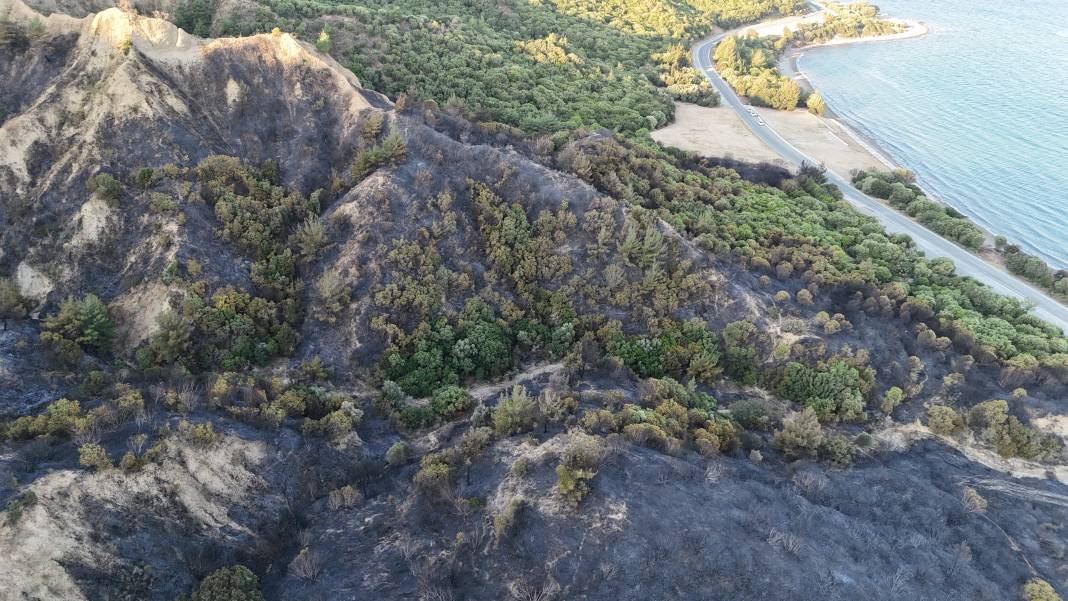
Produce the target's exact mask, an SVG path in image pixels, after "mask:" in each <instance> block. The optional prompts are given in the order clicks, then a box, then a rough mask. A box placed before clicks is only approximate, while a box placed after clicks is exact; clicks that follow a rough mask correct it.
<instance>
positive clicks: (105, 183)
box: [86, 173, 122, 206]
mask: <svg viewBox="0 0 1068 601" xmlns="http://www.w3.org/2000/svg"><path fill="white" fill-rule="evenodd" d="M86 188H87V189H88V190H89V193H90V194H96V195H97V196H98V197H99V198H100V200H103V201H104V202H106V203H107V204H109V205H112V206H114V205H115V204H117V203H118V202H119V198H121V197H122V184H120V183H119V180H117V179H115V176H113V175H111V174H110V173H98V174H96V175H94V176H93V177H91V178H89V181H88V182H86Z"/></svg>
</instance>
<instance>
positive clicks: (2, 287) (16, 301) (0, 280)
mask: <svg viewBox="0 0 1068 601" xmlns="http://www.w3.org/2000/svg"><path fill="white" fill-rule="evenodd" d="M26 305H27V301H26V299H24V298H22V294H21V293H20V292H19V288H18V286H16V285H15V283H14V282H12V281H11V278H5V277H0V322H3V325H4V329H5V330H6V329H7V322H8V320H9V319H22V318H24V317H26Z"/></svg>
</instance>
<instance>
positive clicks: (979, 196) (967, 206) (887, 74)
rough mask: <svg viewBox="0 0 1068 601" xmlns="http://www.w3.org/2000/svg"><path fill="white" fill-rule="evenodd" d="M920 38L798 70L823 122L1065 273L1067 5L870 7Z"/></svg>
mask: <svg viewBox="0 0 1068 601" xmlns="http://www.w3.org/2000/svg"><path fill="white" fill-rule="evenodd" d="M877 3H878V5H879V7H880V8H881V9H882V10H883V13H884V14H886V15H888V16H891V17H898V18H906V19H916V20H920V21H923V22H924V23H926V24H927V25H928V26H929V27H930V28H932V31H931V33H929V34H928V35H926V36H924V37H920V38H913V39H906V40H897V41H886V42H872V43H864V44H853V45H846V46H829V47H822V48H813V49H810V50H807V51H805V53H804V54H803V55H801V57H800V59H799V61H798V68H799V69H800V70H801V71H803V72H804V73H805V74H806V75H807V76H808V78H809V80H810V81H811V82H812V84H813V85H814V86H815V87H816V89H818V90H819V91H820V92H821V93H822V94H823V96H824V97H825V98H826V99H827V103H828V105H829V106H830V107H831V109H832V110H833V111H834V113H835V114H836V115H837V116H839V117H841V118H843V119H844V120H845V121H846V122H847V123H849V124H850V125H852V126H853V127H854V128H855V129H857V130H858V131H859V132H860V133H862V134H863V135H864V136H866V137H868V138H869V139H871V140H872V141H874V142H875V144H876V146H878V147H879V148H880V149H881V150H882V151H883V153H884V154H885V155H887V156H888V158H890V159H891V160H892V161H893V162H894V163H896V164H899V165H902V166H905V167H908V168H909V169H912V170H913V171H915V172H916V174H917V176H918V179H919V183H920V185H921V186H923V187H924V189H926V190H927V191H929V192H930V193H931V195H932V196H934V197H936V198H938V199H939V200H942V201H944V202H947V203H949V204H950V205H952V206H953V207H955V208H956V209H957V210H959V211H960V212H961V213H964V214H966V215H967V216H969V217H970V218H972V219H973V220H974V221H975V222H976V223H978V224H979V225H980V226H982V227H984V228H986V229H988V230H990V231H991V232H993V233H995V234H1002V235H1004V236H1005V237H1006V238H1008V239H1009V241H1010V242H1012V243H1016V244H1018V245H1019V246H1020V247H1021V248H1023V249H1024V250H1025V251H1027V252H1030V253H1033V254H1035V255H1038V256H1040V257H1042V258H1043V259H1045V260H1046V261H1047V262H1048V263H1049V264H1050V265H1051V266H1053V267H1055V268H1060V269H1068V0H1025V1H1023V2H1004V1H1003V0H936V1H934V2H932V1H931V0H878V2H877Z"/></svg>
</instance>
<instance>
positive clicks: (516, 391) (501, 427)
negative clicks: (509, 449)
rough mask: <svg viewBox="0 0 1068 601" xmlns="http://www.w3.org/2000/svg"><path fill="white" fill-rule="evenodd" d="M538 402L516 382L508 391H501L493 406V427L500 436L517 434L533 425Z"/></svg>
mask: <svg viewBox="0 0 1068 601" xmlns="http://www.w3.org/2000/svg"><path fill="white" fill-rule="evenodd" d="M537 410H538V404H537V402H535V400H534V399H533V398H532V397H531V396H530V394H529V393H527V389H526V388H524V387H523V386H521V385H519V384H516V385H515V386H514V387H513V388H512V390H511V391H510V392H505V393H502V394H501V396H500V398H498V399H497V406H496V407H494V408H493V429H494V430H495V431H496V432H497V434H498V435H500V436H508V435H509V434H517V433H519V432H524V431H527V430H530V429H531V428H533V427H534V420H535V418H536V417H537Z"/></svg>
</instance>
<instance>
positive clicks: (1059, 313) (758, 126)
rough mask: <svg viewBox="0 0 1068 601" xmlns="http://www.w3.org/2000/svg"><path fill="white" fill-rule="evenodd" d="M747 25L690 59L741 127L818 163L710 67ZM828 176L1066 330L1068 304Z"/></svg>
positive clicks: (931, 252)
mask: <svg viewBox="0 0 1068 601" xmlns="http://www.w3.org/2000/svg"><path fill="white" fill-rule="evenodd" d="M797 19H798V18H797V17H787V18H785V19H779V20H776V21H772V22H769V23H766V24H762V26H764V25H777V26H779V25H786V24H788V23H789V22H791V21H796V20H797ZM750 27H752V26H747V27H742V28H739V29H735V30H732V31H727V32H724V33H720V34H717V35H714V36H711V37H708V38H705V39H704V40H701V41H700V42H698V43H697V44H695V45H694V47H693V49H692V52H693V64H694V65H696V66H697V68H698V69H700V70H701V72H702V73H704V75H705V77H707V78H708V81H709V82H710V83H711V84H712V87H714V88H715V89H716V91H717V92H719V95H720V98H721V99H722V102H723V104H725V105H727V106H730V107H731V108H732V109H734V112H735V113H737V114H738V117H739V118H740V119H741V120H742V122H743V123H745V125H746V127H748V128H749V129H750V130H752V132H753V134H755V135H756V136H757V138H759V139H760V140H761V141H763V142H764V143H765V144H767V145H768V147H769V148H771V149H772V150H773V151H775V152H776V153H778V154H779V156H781V157H782V158H783V159H785V160H786V161H787V162H789V163H792V164H793V165H795V166H798V167H800V166H801V165H802V164H809V165H819V164H820V162H819V161H816V160H814V159H812V158H811V157H808V156H806V155H805V154H804V153H802V152H801V151H800V150H798V149H797V148H795V147H794V146H793V145H792V144H790V143H789V142H787V141H786V139H784V138H783V137H782V136H781V135H779V134H778V132H776V131H775V130H774V129H772V128H771V127H770V126H769V125H767V124H766V123H764V122H763V120H762V119H760V117H758V116H755V115H751V114H750V113H749V112H747V111H746V109H745V105H743V104H742V101H741V99H740V98H738V95H737V94H736V93H735V92H734V90H733V89H731V87H730V86H729V85H728V84H727V82H726V81H724V80H723V78H722V77H720V76H719V73H717V72H716V70H715V69H713V68H712V57H711V53H712V51H713V49H714V48H715V47H716V45H718V44H719V42H720V41H721V40H722V39H724V38H725V37H727V36H728V35H732V34H735V33H737V32H739V31H741V30H743V29H748V28H750ZM827 181H829V182H830V183H832V184H834V185H836V186H838V188H839V189H840V190H841V191H842V194H843V196H844V197H845V199H846V200H848V201H849V202H850V203H852V204H853V206H855V207H856V208H857V209H858V210H860V211H861V212H862V213H866V214H868V215H871V216H873V217H875V218H876V219H878V220H879V222H880V223H882V224H883V226H884V227H885V228H886V230H887V231H889V232H891V233H895V234H907V235H909V236H910V237H911V238H912V239H913V240H914V241H915V242H916V247H917V248H919V249H920V250H921V251H923V252H924V253H925V254H926V255H927V256H929V257H946V258H948V259H951V260H952V261H953V263H954V264H955V265H956V266H957V273H958V274H960V275H966V276H970V277H973V278H975V279H976V280H979V281H980V282H983V283H984V284H986V285H988V286H990V287H991V288H992V289H994V291H996V292H998V293H1000V294H1004V295H1005V296H1009V297H1012V298H1015V299H1019V300H1020V301H1022V302H1024V303H1028V304H1031V305H1032V306H1033V307H1034V308H1033V309H1032V311H1033V313H1034V314H1035V315H1037V316H1038V317H1041V318H1042V319H1044V320H1045V321H1047V322H1049V323H1051V324H1053V325H1055V326H1057V327H1059V328H1060V329H1061V331H1062V332H1068V306H1065V305H1063V304H1061V303H1060V302H1058V301H1057V300H1055V299H1053V298H1052V297H1050V296H1049V295H1047V294H1046V293H1045V292H1044V291H1043V290H1041V289H1039V288H1037V287H1035V286H1033V285H1031V284H1029V283H1027V282H1025V281H1023V280H1021V279H1020V278H1017V277H1016V276H1014V275H1012V274H1011V273H1009V272H1008V271H1006V270H1005V269H1003V268H1001V267H999V266H997V265H994V264H992V263H987V262H986V261H984V260H983V259H981V258H979V257H978V256H976V255H974V254H972V253H971V252H970V251H969V250H967V249H965V248H964V247H962V246H958V245H957V244H956V243H954V242H951V241H949V240H947V239H946V238H943V237H942V236H939V235H938V234H936V233H934V232H932V231H931V230H929V229H927V228H925V227H924V226H922V225H920V224H919V223H917V222H916V221H913V220H912V219H911V218H909V217H908V216H907V215H905V214H903V213H899V212H898V211H897V210H895V209H894V208H892V207H890V206H889V205H886V204H883V203H882V202H880V201H878V200H876V199H874V198H872V197H870V196H868V195H867V194H864V193H863V192H861V191H860V190H858V189H856V188H854V187H853V185H852V184H851V183H850V182H849V180H848V179H846V178H844V177H842V176H840V175H838V174H837V173H835V172H833V171H831V170H827Z"/></svg>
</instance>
